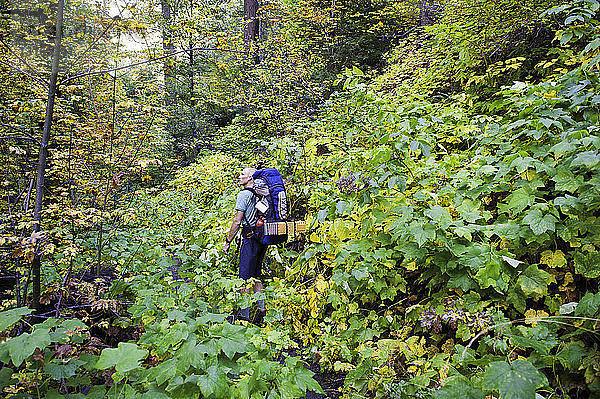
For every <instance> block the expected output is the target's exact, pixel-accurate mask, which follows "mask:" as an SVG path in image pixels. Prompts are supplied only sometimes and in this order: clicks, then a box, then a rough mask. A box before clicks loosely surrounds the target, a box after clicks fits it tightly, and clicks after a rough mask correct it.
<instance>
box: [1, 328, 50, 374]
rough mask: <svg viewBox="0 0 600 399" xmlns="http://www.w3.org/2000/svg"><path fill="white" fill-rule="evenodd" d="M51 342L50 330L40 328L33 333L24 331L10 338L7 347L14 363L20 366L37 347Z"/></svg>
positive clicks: (40, 347) (42, 346)
mask: <svg viewBox="0 0 600 399" xmlns="http://www.w3.org/2000/svg"><path fill="white" fill-rule="evenodd" d="M51 342H52V340H51V339H50V334H49V333H48V330H46V329H43V328H40V329H36V330H34V331H33V332H32V333H31V334H28V333H23V334H21V335H19V336H18V337H14V338H11V339H9V340H8V341H6V347H7V348H8V353H9V354H10V359H11V360H12V362H13V364H14V365H15V366H16V367H19V366H20V365H21V363H23V360H25V359H27V358H28V357H29V356H31V355H32V354H33V352H34V351H35V350H36V349H37V348H39V349H43V348H45V347H46V346H48V345H50V343H51Z"/></svg>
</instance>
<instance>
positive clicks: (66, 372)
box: [45, 359, 86, 380]
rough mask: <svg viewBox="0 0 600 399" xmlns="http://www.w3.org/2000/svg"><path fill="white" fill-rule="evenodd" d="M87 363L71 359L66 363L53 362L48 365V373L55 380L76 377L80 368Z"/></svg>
mask: <svg viewBox="0 0 600 399" xmlns="http://www.w3.org/2000/svg"><path fill="white" fill-rule="evenodd" d="M85 363H86V362H84V361H83V360H79V359H69V360H67V361H66V362H61V361H60V360H56V359H55V360H52V361H51V362H49V363H47V364H46V368H45V370H46V373H47V374H48V375H49V376H50V377H52V378H53V379H55V380H60V379H61V378H69V377H71V376H74V375H75V373H76V371H77V369H78V368H79V366H82V365H84V364H85Z"/></svg>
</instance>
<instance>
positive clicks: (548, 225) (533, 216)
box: [523, 209, 556, 235]
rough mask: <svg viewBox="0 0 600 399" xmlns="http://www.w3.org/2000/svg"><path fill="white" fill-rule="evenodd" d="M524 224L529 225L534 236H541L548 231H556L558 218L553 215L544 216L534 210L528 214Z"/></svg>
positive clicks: (537, 210)
mask: <svg viewBox="0 0 600 399" xmlns="http://www.w3.org/2000/svg"><path fill="white" fill-rule="evenodd" d="M523 222H525V223H527V224H528V225H529V227H530V228H531V231H533V234H535V235H540V234H543V233H545V232H546V231H554V230H555V224H556V218H555V217H554V215H551V214H546V215H544V214H542V211H540V210H539V209H533V210H530V211H529V212H527V214H526V215H525V217H524V218H523Z"/></svg>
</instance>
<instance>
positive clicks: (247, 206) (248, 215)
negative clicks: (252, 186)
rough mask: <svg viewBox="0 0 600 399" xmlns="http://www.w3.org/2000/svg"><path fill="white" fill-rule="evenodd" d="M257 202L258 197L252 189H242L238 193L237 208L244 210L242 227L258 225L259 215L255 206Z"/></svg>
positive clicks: (237, 209)
mask: <svg viewBox="0 0 600 399" xmlns="http://www.w3.org/2000/svg"><path fill="white" fill-rule="evenodd" d="M255 203H256V197H255V196H254V194H253V193H252V192H251V191H250V190H242V191H240V192H239V193H238V195H237V200H236V201H235V210H236V211H242V212H244V217H243V218H242V227H244V226H246V227H247V226H256V222H257V221H258V215H257V212H256V208H255V207H254V205H255Z"/></svg>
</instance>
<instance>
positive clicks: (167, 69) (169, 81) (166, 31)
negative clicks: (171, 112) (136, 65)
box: [160, 0, 175, 105]
mask: <svg viewBox="0 0 600 399" xmlns="http://www.w3.org/2000/svg"><path fill="white" fill-rule="evenodd" d="M160 6H161V10H162V15H163V19H164V26H163V30H162V44H163V53H164V54H163V55H165V56H166V55H170V54H172V53H173V52H174V51H175V46H174V45H173V35H172V34H171V26H170V23H171V4H169V0H160ZM172 63H173V60H172V59H171V58H166V59H165V62H164V64H163V73H164V78H165V92H166V96H165V103H166V105H170V104H172V103H173V101H172V97H173V96H172V94H173V93H172V87H173V76H172V75H173V67H172Z"/></svg>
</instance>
